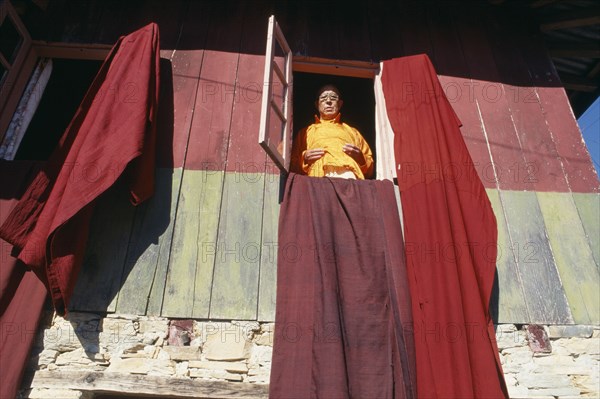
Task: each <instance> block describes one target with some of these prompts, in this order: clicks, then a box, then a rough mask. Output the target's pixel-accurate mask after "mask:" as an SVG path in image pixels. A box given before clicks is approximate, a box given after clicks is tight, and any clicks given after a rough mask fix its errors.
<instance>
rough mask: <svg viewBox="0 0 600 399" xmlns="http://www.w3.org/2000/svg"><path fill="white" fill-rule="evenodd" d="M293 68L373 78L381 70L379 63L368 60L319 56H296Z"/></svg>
mask: <svg viewBox="0 0 600 399" xmlns="http://www.w3.org/2000/svg"><path fill="white" fill-rule="evenodd" d="M292 69H293V70H294V71H295V72H308V73H320V74H324V75H339V76H349V77H354V78H368V79H373V78H374V77H375V75H376V74H377V73H378V72H379V64H378V63H373V62H366V61H351V60H330V59H326V58H318V57H306V56H294V58H293V60H292Z"/></svg>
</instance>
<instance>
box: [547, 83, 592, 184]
mask: <svg viewBox="0 0 600 399" xmlns="http://www.w3.org/2000/svg"><path fill="white" fill-rule="evenodd" d="M538 95H539V97H540V101H541V104H542V108H543V111H544V114H545V116H546V122H547V124H548V128H549V129H550V131H551V133H552V136H553V137H554V143H555V145H556V151H557V152H558V155H559V156H560V159H561V160H562V164H563V168H564V171H565V173H566V175H567V180H568V182H569V188H570V189H571V191H573V192H576V193H598V192H600V182H599V181H598V175H597V174H596V169H595V168H594V164H593V163H592V159H591V158H590V154H589V152H588V149H587V147H586V146H585V143H584V142H583V137H582V136H581V132H580V130H579V126H578V125H577V121H576V120H575V116H574V115H573V111H572V110H571V105H570V104H569V99H568V98H567V95H566V93H565V90H564V89H563V88H561V87H540V88H538Z"/></svg>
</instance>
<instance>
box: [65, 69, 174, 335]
mask: <svg viewBox="0 0 600 399" xmlns="http://www.w3.org/2000/svg"><path fill="white" fill-rule="evenodd" d="M160 61H161V65H160V68H161V77H160V79H161V87H160V90H161V92H160V95H161V97H160V104H159V111H158V134H157V138H158V142H157V169H156V175H155V181H156V186H155V193H154V196H153V197H152V198H151V199H149V200H148V201H146V202H145V203H142V204H141V205H139V206H138V207H134V206H132V205H131V203H130V202H129V193H128V190H127V188H126V186H125V183H126V182H124V181H123V179H120V181H118V182H117V184H116V185H115V186H114V187H113V188H111V189H110V190H109V191H107V192H106V193H105V194H103V196H102V197H100V198H99V200H98V203H97V205H96V208H95V211H94V217H93V219H92V225H91V229H90V235H89V238H88V245H87V250H86V256H85V259H84V263H83V266H82V270H81V272H80V274H79V277H78V280H77V285H76V287H75V290H74V293H73V297H72V300H71V303H70V305H69V310H70V311H79V312H94V313H99V314H102V313H112V312H115V311H119V312H120V313H124V314H145V313H146V310H147V308H148V306H149V301H150V298H151V296H152V295H151V293H150V292H148V290H152V289H155V290H156V289H158V290H160V289H161V288H162V289H164V282H165V277H164V275H161V272H163V271H164V273H166V263H167V262H165V261H164V259H161V258H160V256H161V253H162V256H164V255H165V253H167V254H168V250H167V251H162V252H161V250H160V247H161V244H162V242H163V238H164V237H166V236H168V235H169V234H171V233H172V229H169V225H170V222H171V218H172V217H171V199H172V194H173V192H172V183H173V179H174V168H173V159H172V157H173V155H172V153H173V151H172V142H173V116H174V110H173V70H172V65H171V62H170V61H169V60H167V59H162V58H161V60H160ZM167 242H170V240H167ZM163 269H164V270H163ZM154 282H158V283H160V284H162V287H161V286H155V284H154ZM160 297H161V300H162V293H161V294H160ZM73 328H74V330H75V331H77V329H76V326H75V325H74V326H73ZM86 335H87V337H86V340H87V341H90V339H92V338H91V335H93V332H90V331H87V332H86Z"/></svg>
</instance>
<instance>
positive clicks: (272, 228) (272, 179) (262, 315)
mask: <svg viewBox="0 0 600 399" xmlns="http://www.w3.org/2000/svg"><path fill="white" fill-rule="evenodd" d="M280 179H281V177H280V176H279V175H271V174H266V175H265V197H264V198H265V199H264V207H263V220H262V246H261V250H262V252H261V255H260V282H259V285H258V320H259V321H275V300H276V297H277V233H278V227H279V188H280V184H283V181H280Z"/></svg>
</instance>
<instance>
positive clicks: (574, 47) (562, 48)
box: [548, 41, 600, 58]
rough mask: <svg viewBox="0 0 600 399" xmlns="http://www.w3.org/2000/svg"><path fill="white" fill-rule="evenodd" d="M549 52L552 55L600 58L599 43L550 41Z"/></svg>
mask: <svg viewBox="0 0 600 399" xmlns="http://www.w3.org/2000/svg"><path fill="white" fill-rule="evenodd" d="M548 52H549V53H550V56H552V57H581V58H600V45H598V43H574V42H567V41H565V42H549V43H548Z"/></svg>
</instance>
